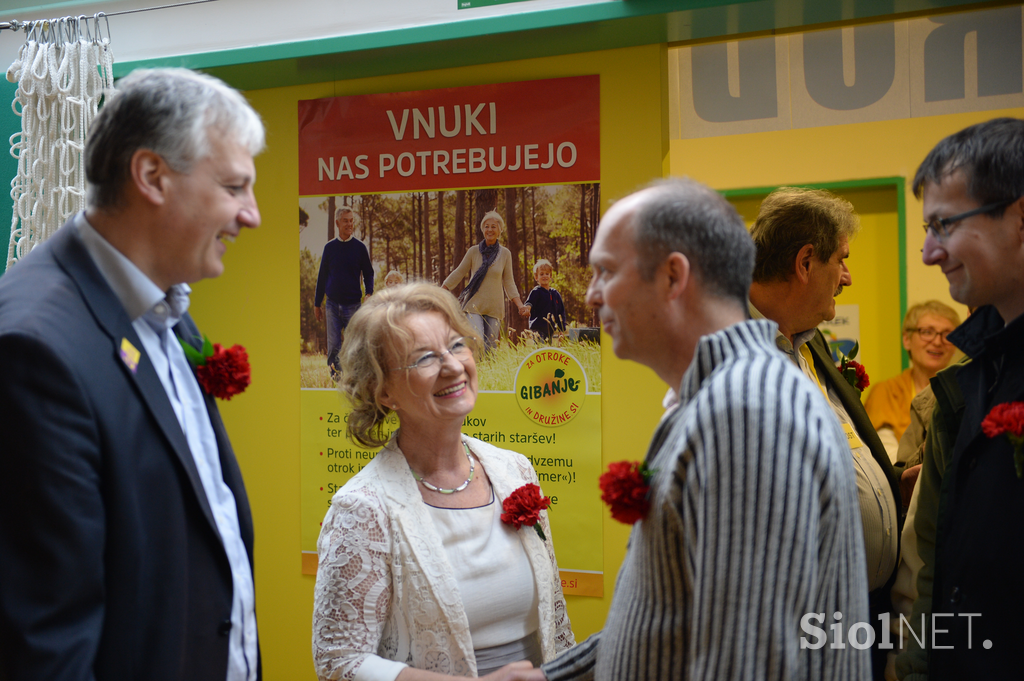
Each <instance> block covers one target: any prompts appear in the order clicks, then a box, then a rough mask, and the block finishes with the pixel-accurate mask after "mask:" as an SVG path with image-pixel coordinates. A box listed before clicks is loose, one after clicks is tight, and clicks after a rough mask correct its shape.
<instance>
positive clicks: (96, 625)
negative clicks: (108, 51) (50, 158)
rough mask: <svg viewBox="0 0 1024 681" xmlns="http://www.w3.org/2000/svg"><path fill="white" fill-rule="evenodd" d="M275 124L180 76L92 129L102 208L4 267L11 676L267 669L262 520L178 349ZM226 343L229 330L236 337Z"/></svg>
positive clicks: (254, 211) (124, 95)
mask: <svg viewBox="0 0 1024 681" xmlns="http://www.w3.org/2000/svg"><path fill="white" fill-rule="evenodd" d="M263 140H264V132H263V124H262V123H261V122H260V119H259V116H258V115H257V114H256V112H255V111H253V110H252V108H251V107H250V106H249V104H248V103H247V102H246V101H245V98H244V97H242V95H241V94H240V93H238V92H237V91H235V90H232V89H231V88H229V87H227V86H226V85H225V84H224V83H222V82H220V81H219V80H217V79H215V78H212V77H210V76H204V75H201V74H197V73H193V72H191V71H187V70H185V69H158V70H153V71H146V70H139V71H135V72H134V73H132V74H129V75H128V76H126V77H125V78H123V79H122V80H121V81H120V82H119V83H118V90H117V92H116V93H110V94H108V96H107V97H106V103H105V104H104V106H103V108H102V109H101V110H100V113H99V115H98V116H97V117H96V119H95V121H94V122H93V127H92V130H91V132H90V136H89V140H88V142H87V144H86V147H85V153H84V156H83V161H84V163H85V173H86V177H87V178H88V180H89V199H88V208H87V210H86V211H85V212H83V213H79V214H77V215H75V216H74V217H73V218H72V219H71V220H70V221H69V222H68V223H67V224H66V225H64V226H63V227H61V228H60V229H59V230H58V231H57V233H56V234H54V235H53V237H52V238H50V239H49V240H48V241H46V242H45V243H43V244H41V245H39V246H38V247H36V248H35V249H34V250H33V251H32V252H31V253H29V254H28V255H27V256H25V257H24V258H22V259H20V260H19V261H18V262H16V263H15V264H14V265H13V266H12V268H11V269H10V270H8V271H7V273H6V274H4V276H3V277H0V432H2V433H3V439H2V441H0V679H4V681H30V680H31V681H35V680H41V679H46V680H47V681H57V680H60V681H142V680H143V679H145V681H256V680H257V679H259V677H260V658H259V648H258V644H257V636H256V614H255V594H254V588H253V570H252V557H253V521H252V514H251V513H250V510H249V502H248V500H247V498H246V493H245V487H244V485H243V484H242V474H241V471H240V470H239V466H238V462H237V461H236V460H235V455H234V452H233V451H232V449H231V443H230V442H229V440H228V436H227V432H226V431H225V429H224V423H223V422H222V421H221V418H220V415H219V413H218V411H217V405H216V404H215V403H214V399H213V396H212V395H211V394H210V392H211V391H214V390H211V391H208V388H209V387H210V384H209V383H205V384H204V385H202V386H201V385H200V382H199V381H198V380H197V377H196V374H195V373H194V370H193V367H192V365H191V364H190V362H189V360H188V358H187V356H186V354H185V351H184V350H183V347H182V344H189V345H192V347H193V348H196V347H197V346H199V347H201V346H202V336H201V335H200V333H199V330H198V329H197V328H196V325H195V324H194V323H193V322H192V319H191V317H190V316H189V314H188V312H187V311H186V310H187V308H188V302H189V298H188V293H189V287H188V286H187V284H189V283H192V282H196V281H199V280H201V279H205V278H209V277H216V276H219V275H220V274H221V272H222V271H223V269H224V265H223V263H222V262H221V257H222V256H223V255H224V252H225V250H226V249H227V248H228V244H229V243H231V242H233V241H234V240H235V238H237V237H238V236H239V235H240V234H241V232H242V231H243V230H247V229H252V228H255V227H257V226H258V225H259V224H260V214H259V209H258V208H257V206H256V197H255V196H254V194H253V182H254V181H255V179H256V169H255V166H254V164H253V158H252V157H253V155H254V154H256V153H258V152H259V151H260V150H261V149H262V148H263ZM225 340H226V339H225Z"/></svg>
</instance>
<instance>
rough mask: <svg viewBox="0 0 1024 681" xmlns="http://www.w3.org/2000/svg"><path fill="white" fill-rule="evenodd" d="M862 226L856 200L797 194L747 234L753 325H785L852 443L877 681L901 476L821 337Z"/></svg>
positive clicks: (778, 202) (782, 332)
mask: <svg viewBox="0 0 1024 681" xmlns="http://www.w3.org/2000/svg"><path fill="white" fill-rule="evenodd" d="M858 228H859V224H858V221H857V217H856V215H855V214H854V212H853V206H852V205H851V204H850V202H849V201H846V200H844V199H841V198H839V197H837V196H835V195H833V194H830V193H829V192H826V191H822V190H813V189H797V188H792V187H785V188H782V189H779V190H776V191H775V192H772V193H771V194H770V195H769V196H768V197H767V198H766V199H765V200H764V201H763V202H762V204H761V208H760V210H759V212H758V216H757V220H756V222H755V223H754V226H753V227H752V228H751V236H753V237H754V243H755V245H756V246H757V259H756V262H755V265H754V283H753V284H752V285H751V287H750V302H751V307H752V310H751V314H752V315H753V316H754V317H759V316H762V317H767V318H768V319H771V320H772V321H774V322H776V323H777V324H778V325H779V332H778V335H777V337H776V339H775V342H776V345H777V346H778V348H779V349H780V350H782V351H783V352H784V353H786V354H787V355H789V357H790V358H791V359H792V360H793V361H794V362H795V363H796V364H797V365H798V366H799V367H800V369H801V370H802V371H803V372H804V374H806V375H807V376H808V378H810V379H811V380H812V382H814V383H815V384H816V385H817V386H818V387H819V388H820V389H821V390H822V392H823V393H825V395H826V397H827V398H828V402H829V404H831V405H832V411H833V412H834V413H835V415H836V418H837V419H838V420H839V424H840V425H841V426H842V427H843V430H844V432H845V433H846V437H847V440H848V441H849V443H850V451H851V455H852V457H853V465H854V470H855V472H856V473H857V492H858V497H859V499H860V507H861V524H862V527H863V530H864V548H865V554H866V556H867V576H868V588H869V589H870V591H871V593H870V605H871V625H872V627H874V629H875V646H874V648H873V649H872V653H873V657H872V667H873V671H874V676H875V678H876V679H880V678H882V675H883V673H884V670H885V654H886V651H885V650H883V649H880V648H879V647H878V643H879V641H880V639H881V627H880V622H879V620H878V615H879V614H881V613H887V612H889V611H890V610H891V608H892V605H891V601H890V598H889V591H890V590H891V588H892V583H893V580H894V579H895V575H896V565H897V560H898V557H899V535H900V527H901V519H900V508H901V504H900V502H899V499H900V490H899V476H898V475H897V474H896V472H895V470H894V469H893V467H892V462H891V461H890V459H889V455H888V454H887V453H886V451H885V447H884V446H883V445H882V441H881V440H880V439H879V438H878V433H876V432H875V429H874V427H872V425H871V419H870V418H868V415H867V412H865V411H864V406H863V405H862V404H861V401H860V390H858V389H857V388H855V387H854V386H852V385H850V383H849V382H848V381H847V380H846V379H845V378H843V376H842V374H840V373H839V370H838V369H837V368H836V365H835V363H834V362H833V360H832V353H831V352H830V350H829V347H828V343H826V342H825V337H824V336H823V335H822V333H821V332H820V331H818V324H820V323H822V322H824V321H828V320H830V319H833V318H834V317H835V315H836V307H835V297H836V296H838V295H839V294H840V293H842V290H843V288H844V287H845V286H850V285H852V284H853V278H852V276H851V275H850V270H849V269H848V268H847V266H846V259H847V258H848V257H849V255H850V238H851V237H852V236H853V235H854V234H856V232H857V230H858ZM853 624H854V623H853V622H849V623H848V624H847V626H851V625H853Z"/></svg>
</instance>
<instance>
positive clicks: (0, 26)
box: [0, 0, 217, 31]
mask: <svg viewBox="0 0 1024 681" xmlns="http://www.w3.org/2000/svg"><path fill="white" fill-rule="evenodd" d="M216 1H217V0H191V1H190V2H178V3H175V4H173V5H159V6H157V7H140V8H138V9H125V10H121V11H120V12H110V13H109V14H108V13H106V12H97V13H96V14H95V18H97V19H99V18H100V17H116V16H119V15H121V14H135V13H136V12H152V11H153V10H155V9H168V8H170V7H184V6H185V5H202V4H203V3H207V2H216ZM82 16H85V15H82ZM64 18H65V19H74V18H75V17H64ZM42 21H59V19H35V20H33V21H17V20H11V21H0V31H2V30H4V29H5V28H6V29H9V30H11V31H17V30H18V29H19V28H24V29H25V30H26V31H27V30H28V29H29V28H31V26H32V24H33V23H39V22H42Z"/></svg>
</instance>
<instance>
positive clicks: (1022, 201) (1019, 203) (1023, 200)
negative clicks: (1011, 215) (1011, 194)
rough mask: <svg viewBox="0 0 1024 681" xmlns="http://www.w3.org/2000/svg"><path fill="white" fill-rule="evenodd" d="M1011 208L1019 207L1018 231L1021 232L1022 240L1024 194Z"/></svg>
mask: <svg viewBox="0 0 1024 681" xmlns="http://www.w3.org/2000/svg"><path fill="white" fill-rule="evenodd" d="M1010 208H1016V209H1017V232H1018V233H1019V234H1020V236H1021V240H1022V241H1024V196H1022V197H1020V198H1019V199H1017V200H1016V201H1014V202H1013V204H1011V206H1010ZM1007 210H1009V208H1008V209H1007Z"/></svg>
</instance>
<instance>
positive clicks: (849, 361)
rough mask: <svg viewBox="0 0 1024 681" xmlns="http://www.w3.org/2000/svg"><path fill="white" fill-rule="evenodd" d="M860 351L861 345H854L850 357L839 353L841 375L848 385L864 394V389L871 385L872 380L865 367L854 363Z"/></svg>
mask: <svg viewBox="0 0 1024 681" xmlns="http://www.w3.org/2000/svg"><path fill="white" fill-rule="evenodd" d="M859 350H860V343H854V344H853V348H851V350H850V354H849V355H844V354H842V353H839V373H840V374H842V376H843V378H845V379H846V382H847V383H849V384H850V385H852V386H853V387H854V388H856V389H857V390H859V391H861V392H864V389H865V388H867V387H868V386H869V385H871V379H870V378H868V372H867V370H866V369H865V368H864V365H863V364H861V363H860V362H855V361H853V358H854V357H856V356H857V352H858V351H859Z"/></svg>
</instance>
